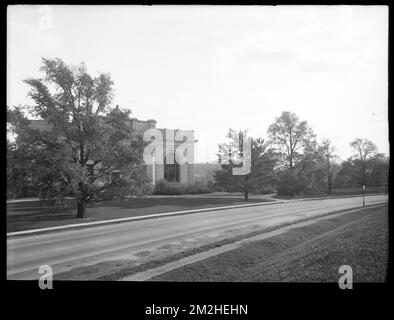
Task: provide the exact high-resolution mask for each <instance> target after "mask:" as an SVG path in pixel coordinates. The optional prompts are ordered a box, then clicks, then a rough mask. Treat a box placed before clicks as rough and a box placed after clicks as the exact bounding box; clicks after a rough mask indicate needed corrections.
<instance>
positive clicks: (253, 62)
mask: <svg viewBox="0 0 394 320" xmlns="http://www.w3.org/2000/svg"><path fill="white" fill-rule="evenodd" d="M42 57H45V58H55V57H59V58H61V59H63V60H64V61H65V62H66V63H68V64H79V63H81V62H84V63H85V64H86V66H87V68H88V71H89V72H90V73H91V74H92V75H98V74H99V72H106V73H110V74H111V76H112V79H113V81H114V83H115V85H114V100H113V105H114V106H115V105H119V106H120V107H121V108H123V109H130V110H131V111H132V117H136V118H138V119H141V120H148V119H155V120H156V121H157V127H159V128H170V129H184V130H194V134H195V138H196V139H197V140H198V142H197V143H196V145H195V158H196V161H197V162H206V161H214V160H216V153H217V150H218V144H219V143H221V142H223V141H224V140H225V135H226V133H227V131H228V128H230V127H231V128H234V129H237V130H240V129H242V130H244V129H248V132H249V134H250V135H251V136H252V137H262V138H267V129H268V126H269V125H270V124H271V123H273V122H274V120H275V118H276V117H279V116H280V114H281V113H282V111H291V112H294V113H296V114H297V115H298V116H299V118H300V119H301V120H306V121H307V122H308V124H309V125H310V126H311V127H312V128H313V130H314V132H315V133H316V134H317V137H318V140H319V141H320V140H322V139H324V138H328V139H331V141H332V143H333V145H335V147H336V154H337V155H338V156H339V157H340V159H342V160H344V159H347V158H348V157H349V156H351V155H352V150H351V148H350V146H349V144H350V142H351V141H352V140H353V139H354V138H356V137H361V138H369V139H370V140H372V141H373V142H374V143H375V144H376V145H377V147H378V149H379V151H380V152H383V153H386V154H387V155H388V154H389V142H388V101H387V99H388V8H387V7H386V6H275V7H273V6H124V5H122V6H71V5H68V6H38V5H37V6H33V5H29V6H22V5H17V6H8V12H7V105H9V106H13V105H18V104H32V101H31V100H30V99H29V98H28V97H27V93H28V90H29V88H28V86H27V85H26V84H24V83H23V82H22V80H23V79H26V78H28V77H40V75H41V74H40V73H39V68H40V66H41V58H42Z"/></svg>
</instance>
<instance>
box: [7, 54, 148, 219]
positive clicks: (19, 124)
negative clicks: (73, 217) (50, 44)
mask: <svg viewBox="0 0 394 320" xmlns="http://www.w3.org/2000/svg"><path fill="white" fill-rule="evenodd" d="M40 70H41V72H42V73H43V77H42V78H37V79H36V78H29V79H26V80H25V83H26V84H28V85H29V86H30V92H29V95H30V97H31V98H32V100H33V101H34V103H35V104H34V105H32V106H29V107H23V108H21V107H19V108H16V109H14V110H13V111H10V112H9V113H10V117H9V121H10V123H11V124H12V127H13V128H14V132H15V134H16V135H17V138H16V143H15V145H16V148H17V149H18V150H23V149H25V148H31V149H34V151H33V150H31V154H33V153H34V152H35V153H38V154H39V155H38V157H35V156H34V158H35V161H34V166H35V168H36V169H37V170H33V171H32V172H36V173H37V174H36V175H35V179H36V180H37V182H38V184H37V188H38V190H39V192H40V195H41V196H42V197H44V198H51V197H62V196H67V195H71V196H73V197H75V198H76V200H77V203H78V217H83V216H84V204H85V202H86V201H89V200H92V199H94V198H97V197H105V196H106V195H108V194H113V195H117V196H121V195H125V194H130V193H134V194H141V193H145V192H146V191H147V190H146V183H147V182H148V178H147V176H146V174H145V170H144V167H143V166H142V150H143V147H144V143H143V141H142V139H141V138H138V137H137V136H135V135H134V134H133V130H132V127H131V125H130V123H129V113H130V112H129V111H123V110H121V109H119V108H118V107H117V108H113V107H111V101H112V92H113V82H112V80H111V78H110V76H109V75H108V74H103V73H101V74H99V75H98V76H97V77H92V76H91V75H89V74H88V73H87V70H86V67H85V65H84V64H80V65H78V66H69V65H66V64H65V63H64V62H63V61H62V60H61V59H58V58H56V59H43V60H42V67H41V69H40ZM22 111H24V112H25V113H30V114H31V115H33V116H34V117H37V118H39V119H42V120H45V122H46V124H47V125H48V126H49V127H50V130H38V129H33V128H31V126H29V125H28V124H29V120H28V119H27V118H26V117H25V116H23V112H22ZM28 146H30V147H28ZM119 172H121V173H122V175H121V177H120V178H116V179H113V178H112V177H113V175H114V174H116V173H118V174H119Z"/></svg>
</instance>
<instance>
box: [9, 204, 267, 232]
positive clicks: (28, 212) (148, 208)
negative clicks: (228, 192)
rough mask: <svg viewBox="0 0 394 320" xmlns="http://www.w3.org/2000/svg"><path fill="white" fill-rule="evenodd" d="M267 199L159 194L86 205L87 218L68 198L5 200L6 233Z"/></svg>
mask: <svg viewBox="0 0 394 320" xmlns="http://www.w3.org/2000/svg"><path fill="white" fill-rule="evenodd" d="M267 201H269V200H266V199H249V201H248V202H245V201H243V200H242V199H240V198H237V197H234V198H232V197H225V198H223V197H198V196H190V197H186V196H181V197H177V196H168V197H166V196H162V197H148V198H145V199H129V200H123V201H106V202H100V203H91V204H88V206H87V209H86V213H87V217H86V218H85V219H76V218H75V216H76V204H75V202H74V201H68V202H67V204H66V205H65V206H63V207H59V206H55V205H53V204H50V203H48V202H41V201H40V202H38V201H36V202H34V201H26V202H15V203H7V232H14V231H21V230H29V229H39V228H46V227H53V226H59V225H68V224H75V223H81V222H93V221H100V220H108V219H116V218H126V217H135V216H144V215H149V214H156V213H166V212H172V211H182V210H193V209H202V208H210V207H221V206H228V205H237V204H246V203H258V202H267Z"/></svg>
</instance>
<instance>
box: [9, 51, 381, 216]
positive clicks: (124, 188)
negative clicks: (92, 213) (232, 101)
mask: <svg viewBox="0 0 394 320" xmlns="http://www.w3.org/2000/svg"><path fill="white" fill-rule="evenodd" d="M40 71H41V73H42V77H41V78H29V79H25V80H24V82H25V83H26V84H27V85H28V86H29V87H30V91H29V96H30V97H31V99H32V101H33V102H34V104H33V105H27V106H22V105H19V106H13V108H8V107H7V128H8V131H9V132H10V133H12V135H13V136H14V139H9V137H8V136H7V197H8V198H12V197H20V196H24V195H26V194H27V193H28V191H29V190H30V191H33V193H34V195H37V196H39V197H40V198H43V199H56V200H60V201H61V200H62V199H64V198H66V197H73V198H75V200H76V202H77V217H79V218H83V217H84V216H85V204H86V203H87V202H89V201H92V200H95V199H113V198H117V197H119V198H121V197H124V196H126V195H127V196H129V195H136V196H142V195H145V194H149V193H151V192H152V184H151V183H150V182H151V181H150V178H149V177H148V174H147V171H146V166H144V163H143V149H144V147H145V146H146V143H145V142H144V141H142V137H140V136H138V135H135V134H134V132H133V130H132V128H131V127H130V125H129V124H128V123H127V122H128V119H129V114H130V111H124V110H121V109H120V108H114V107H112V106H111V103H112V98H113V81H112V79H111V77H110V75H108V74H104V73H99V74H98V75H97V76H95V77H94V76H91V75H90V74H89V73H88V72H87V69H86V66H85V65H84V64H83V63H82V64H80V65H76V66H74V65H67V64H66V63H64V62H63V61H62V60H61V59H59V58H55V59H45V58H43V59H42V66H41V68H40ZM32 116H33V117H35V118H38V119H41V120H43V121H45V123H46V124H47V126H49V127H50V130H39V129H35V128H32V127H31V126H30V123H31V121H30V120H29V118H30V117H32ZM267 133H268V139H262V138H254V139H252V141H251V152H250V155H249V156H250V159H249V160H250V163H251V168H250V172H249V173H248V174H247V175H243V176H234V175H232V169H233V168H234V167H237V166H241V165H242V162H239V161H238V162H236V161H234V160H235V159H238V160H239V159H241V160H242V159H244V154H243V150H242V147H243V146H242V145H238V144H237V143H235V142H236V141H237V140H239V138H240V137H246V135H247V132H246V131H240V132H237V131H235V130H231V129H230V131H229V133H228V137H229V138H230V143H229V144H228V145H227V147H226V148H227V150H224V149H221V150H220V151H219V154H218V156H219V159H220V160H221V161H222V166H221V167H222V170H219V171H217V172H216V173H215V181H216V185H217V186H221V187H222V188H223V189H224V190H225V191H230V192H234V191H242V192H244V194H245V199H246V200H247V199H248V196H249V193H250V192H259V193H261V192H270V191H277V192H278V193H279V194H283V195H296V194H300V193H303V192H318V191H323V190H326V191H327V192H328V194H330V193H331V190H332V188H333V187H334V186H336V187H344V188H346V187H359V186H361V185H367V186H385V185H387V172H388V158H387V157H385V156H384V155H383V154H380V153H378V152H377V148H376V146H375V145H374V144H373V143H372V142H371V141H369V140H367V139H355V140H354V141H353V142H352V143H351V146H352V148H353V149H354V150H355V151H356V152H357V156H355V157H352V158H349V159H348V160H346V161H343V162H342V163H341V164H338V163H336V162H335V159H334V158H335V154H334V147H333V145H332V144H331V142H330V141H329V140H324V141H323V142H322V143H320V144H318V143H317V142H316V136H315V134H314V133H313V131H312V129H311V128H310V127H309V125H308V124H307V122H306V121H300V120H299V119H298V117H297V116H296V115H295V114H293V113H290V112H283V113H282V115H281V116H280V117H279V118H277V119H276V120H275V122H274V123H273V124H272V125H271V126H270V127H269V129H268V132H267ZM241 140H242V139H241ZM231 141H232V142H231ZM225 151H226V152H225ZM229 151H230V152H229ZM226 157H227V159H226ZM224 160H228V161H224ZM28 189H29V190H28Z"/></svg>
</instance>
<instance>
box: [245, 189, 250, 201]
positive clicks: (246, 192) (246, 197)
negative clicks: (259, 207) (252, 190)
mask: <svg viewBox="0 0 394 320" xmlns="http://www.w3.org/2000/svg"><path fill="white" fill-rule="evenodd" d="M248 199H249V192H248V190H245V201H248Z"/></svg>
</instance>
